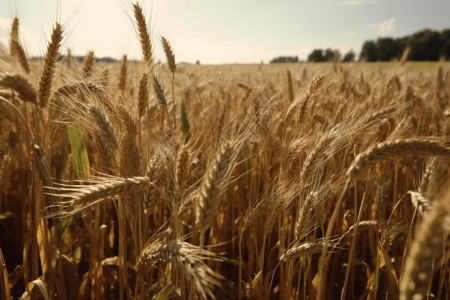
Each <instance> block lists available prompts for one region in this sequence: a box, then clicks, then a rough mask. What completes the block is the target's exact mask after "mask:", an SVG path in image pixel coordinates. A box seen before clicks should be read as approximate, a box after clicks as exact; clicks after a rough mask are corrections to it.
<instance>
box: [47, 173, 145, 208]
mask: <svg viewBox="0 0 450 300" xmlns="http://www.w3.org/2000/svg"><path fill="white" fill-rule="evenodd" d="M152 185H153V183H152V182H151V181H150V179H149V178H148V177H139V176H137V177H128V178H125V177H122V178H121V177H117V178H116V177H113V178H111V179H106V180H104V182H101V183H99V184H96V185H60V187H57V186H55V187H48V190H50V191H56V192H57V193H48V194H49V195H52V196H57V197H68V198H70V199H71V200H70V201H68V202H67V203H64V202H61V203H59V205H61V206H69V207H70V209H71V212H72V214H73V213H76V212H79V211H81V210H82V209H84V208H87V207H89V206H91V205H93V204H95V203H96V202H97V201H98V200H101V199H105V198H108V197H113V196H116V195H119V194H122V193H128V194H129V193H142V192H145V191H147V190H148V189H149V187H150V186H152Z"/></svg>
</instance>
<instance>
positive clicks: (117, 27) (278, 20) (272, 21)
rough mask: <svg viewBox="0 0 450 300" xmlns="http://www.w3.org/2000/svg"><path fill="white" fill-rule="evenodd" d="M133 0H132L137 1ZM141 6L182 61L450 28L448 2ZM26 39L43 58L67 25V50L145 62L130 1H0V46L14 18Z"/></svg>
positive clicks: (180, 1) (291, 52)
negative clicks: (56, 29) (58, 28)
mask: <svg viewBox="0 0 450 300" xmlns="http://www.w3.org/2000/svg"><path fill="white" fill-rule="evenodd" d="M133 2H134V1H133ZM139 3H140V4H141V5H142V6H143V7H144V10H145V13H146V16H147V21H148V24H149V25H150V34H151V37H152V40H153V44H154V49H155V57H156V59H161V60H164V54H163V52H162V50H161V42H160V37H161V36H164V37H166V38H167V39H168V40H169V42H170V43H171V44H172V48H173V50H174V53H175V58H176V60H177V62H195V61H197V60H199V61H200V62H201V63H202V64H222V63H260V62H261V61H263V62H266V63H267V62H269V61H270V60H271V59H272V58H274V57H277V56H280V55H283V56H284V55H285V56H298V57H299V59H301V60H306V58H307V56H308V54H309V53H311V51H312V50H313V49H317V48H319V49H325V48H332V49H338V50H339V51H340V52H341V54H342V55H343V54H345V53H347V52H348V51H349V50H353V51H354V52H356V53H357V54H358V53H359V52H360V50H361V47H362V44H363V43H364V41H366V40H375V39H377V38H378V37H402V36H405V35H409V34H412V33H414V32H416V31H419V30H422V29H424V28H430V29H434V30H442V29H444V28H450V18H449V15H450V1H449V0H278V1H276V0H147V1H139ZM15 16H17V17H19V19H20V29H19V32H20V36H21V41H22V44H23V45H24V47H25V49H26V51H27V53H28V54H29V55H30V56H43V55H45V49H46V47H47V46H46V45H47V42H48V39H49V37H50V34H51V28H52V26H53V24H54V23H55V22H56V21H60V22H61V23H62V24H63V25H64V28H65V36H64V40H63V48H62V52H66V51H67V49H71V51H72V54H74V55H84V54H86V53H87V52H88V51H90V50H94V51H95V55H96V56H97V57H105V56H109V57H113V58H121V57H122V55H123V54H127V55H128V57H129V58H133V59H140V58H141V53H140V48H139V38H138V35H137V33H136V29H135V27H136V26H135V24H134V18H133V11H132V1H129V0H0V43H3V44H4V45H5V46H7V45H8V36H9V30H10V26H11V22H12V19H13V18H14V17H15Z"/></svg>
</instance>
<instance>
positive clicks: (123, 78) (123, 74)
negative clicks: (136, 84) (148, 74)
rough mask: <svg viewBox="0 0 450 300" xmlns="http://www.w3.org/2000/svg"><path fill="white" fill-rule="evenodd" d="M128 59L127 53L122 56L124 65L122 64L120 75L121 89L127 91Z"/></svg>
mask: <svg viewBox="0 0 450 300" xmlns="http://www.w3.org/2000/svg"><path fill="white" fill-rule="evenodd" d="M127 61H128V58H127V56H126V54H124V55H123V57H122V65H121V66H120V77H119V90H121V91H125V87H126V83H127Z"/></svg>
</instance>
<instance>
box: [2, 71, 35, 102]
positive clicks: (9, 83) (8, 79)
mask: <svg viewBox="0 0 450 300" xmlns="http://www.w3.org/2000/svg"><path fill="white" fill-rule="evenodd" d="M0 87H3V88H8V89H12V90H14V91H15V92H16V93H17V94H18V95H19V97H20V98H21V99H22V100H23V101H27V102H32V103H35V104H37V93H36V90H35V89H34V87H33V86H32V85H31V83H30V82H29V81H28V80H27V79H26V78H25V77H23V76H21V75H18V74H9V73H0Z"/></svg>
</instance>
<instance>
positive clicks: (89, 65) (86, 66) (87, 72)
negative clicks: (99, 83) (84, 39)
mask: <svg viewBox="0 0 450 300" xmlns="http://www.w3.org/2000/svg"><path fill="white" fill-rule="evenodd" d="M94 59H95V58H94V51H89V52H88V54H86V56H85V58H84V62H83V68H82V69H81V74H82V76H83V77H84V78H88V77H90V76H91V73H92V69H93V68H94Z"/></svg>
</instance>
